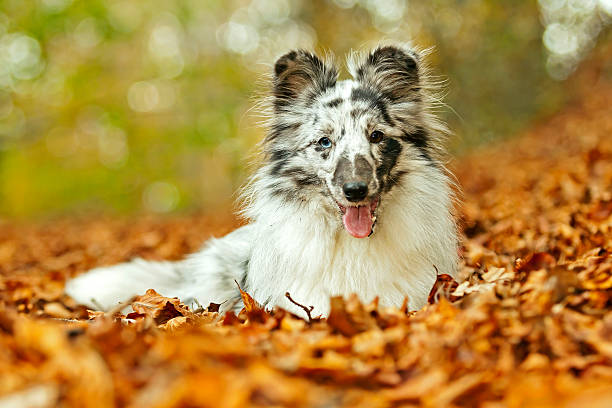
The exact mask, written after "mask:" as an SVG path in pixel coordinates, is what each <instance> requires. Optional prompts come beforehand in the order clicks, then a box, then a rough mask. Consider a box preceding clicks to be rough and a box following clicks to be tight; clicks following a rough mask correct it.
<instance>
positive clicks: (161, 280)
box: [65, 225, 254, 310]
mask: <svg viewBox="0 0 612 408" xmlns="http://www.w3.org/2000/svg"><path fill="white" fill-rule="evenodd" d="M253 234H254V229H253V227H252V225H247V226H244V227H241V228H238V229H237V230H234V231H233V232H231V233H230V234H228V235H226V236H225V237H223V238H218V239H215V238H213V239H210V240H208V241H207V242H206V244H205V245H204V247H203V248H202V249H201V250H200V251H198V252H196V253H195V254H193V255H191V256H189V257H188V258H187V259H185V260H183V261H179V262H151V261H145V260H142V259H135V260H133V261H131V262H127V263H123V264H119V265H115V266H108V267H101V268H96V269H92V270H91V271H89V272H86V273H84V274H82V275H79V276H77V277H76V278H74V279H71V280H69V281H68V282H67V283H66V288H65V292H66V294H67V295H69V296H70V297H72V298H73V299H74V300H76V301H77V302H78V303H80V304H83V305H86V306H89V307H91V308H93V309H96V310H109V309H112V308H115V307H117V304H119V303H121V302H125V301H127V300H129V299H131V298H132V297H133V296H135V295H142V294H143V293H145V292H146V291H147V289H155V291H156V292H158V293H159V294H161V295H163V296H166V297H178V298H179V299H180V300H181V301H182V302H183V303H185V304H186V305H188V306H190V307H194V306H198V303H201V304H202V305H204V306H206V305H208V304H209V303H210V302H213V303H217V304H221V305H222V306H221V308H220V310H230V309H231V308H233V307H234V306H237V307H239V302H240V292H239V291H238V289H237V284H236V283H237V282H244V281H245V279H246V274H247V269H248V263H249V256H250V253H251V245H252V242H253V239H254V237H253Z"/></svg>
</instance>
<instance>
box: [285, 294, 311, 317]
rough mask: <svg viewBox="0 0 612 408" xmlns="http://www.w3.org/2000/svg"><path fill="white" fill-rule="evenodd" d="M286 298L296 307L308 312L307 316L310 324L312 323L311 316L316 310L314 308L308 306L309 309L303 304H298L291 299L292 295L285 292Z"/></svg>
mask: <svg viewBox="0 0 612 408" xmlns="http://www.w3.org/2000/svg"><path fill="white" fill-rule="evenodd" d="M285 297H286V298H287V299H289V301H290V302H291V303H293V304H294V305H296V306H298V307H300V308H302V309H303V310H304V311H305V312H306V315H307V316H308V323H312V316H311V315H310V312H312V311H313V310H314V306H308V307H307V306H304V305H302V304H300V303H298V302H296V301H295V300H293V299H292V298H291V295H290V294H289V292H285Z"/></svg>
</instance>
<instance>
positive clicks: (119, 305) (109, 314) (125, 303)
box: [104, 296, 138, 318]
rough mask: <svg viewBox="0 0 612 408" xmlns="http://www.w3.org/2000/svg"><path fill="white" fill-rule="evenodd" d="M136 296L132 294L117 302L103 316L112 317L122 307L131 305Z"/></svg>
mask: <svg viewBox="0 0 612 408" xmlns="http://www.w3.org/2000/svg"><path fill="white" fill-rule="evenodd" d="M137 297H138V296H132V297H131V298H130V299H128V300H126V301H125V302H120V303H118V304H117V305H116V306H115V307H113V308H112V309H111V310H109V311H108V312H106V313H104V316H106V317H111V318H112V317H114V316H115V315H116V314H117V313H119V312H120V311H121V310H122V309H123V308H125V307H127V306H129V305H131V304H132V303H133V302H134V300H136V298H137Z"/></svg>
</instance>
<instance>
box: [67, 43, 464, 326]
mask: <svg viewBox="0 0 612 408" xmlns="http://www.w3.org/2000/svg"><path fill="white" fill-rule="evenodd" d="M347 66H348V70H349V73H350V75H351V76H352V78H351V79H346V80H338V75H339V74H338V69H337V68H336V67H335V66H334V64H333V62H332V61H331V60H330V59H329V58H320V57H318V56H317V55H315V54H314V53H311V52H309V51H305V50H295V51H291V52H289V53H287V54H285V55H283V56H281V57H280V58H279V59H278V60H277V61H276V63H275V64H274V70H273V80H272V91H271V96H270V97H269V101H270V103H269V106H270V115H269V119H268V133H267V135H266V137H265V139H264V140H263V142H262V146H261V147H262V148H261V154H262V155H263V164H262V165H261V166H260V167H259V168H258V170H257V171H256V172H255V173H254V175H253V176H252V178H251V179H250V181H249V182H248V183H247V185H246V187H245V188H244V192H243V197H244V208H243V210H242V214H243V215H244V216H245V217H246V219H247V220H248V221H249V223H248V224H247V225H245V226H243V227H241V228H238V229H237V230H235V231H233V232H231V233H229V234H228V235H226V236H224V237H222V238H219V239H210V240H209V241H208V242H207V243H205V245H204V247H203V248H202V249H201V250H200V251H199V252H197V253H195V254H193V255H191V256H189V257H187V258H186V259H185V260H183V261H179V262H149V261H145V260H142V259H137V260H134V261H131V262H128V263H124V264H120V265H117V266H111V267H101V268H97V269H93V270H91V271H89V272H87V273H85V274H83V275H80V276H77V277H76V278H74V279H71V280H69V281H68V282H67V284H66V293H67V294H68V295H69V296H71V297H72V298H74V299H75V300H76V301H77V302H79V303H82V304H84V305H87V306H90V307H93V308H102V309H109V308H113V307H115V306H116V305H117V303H118V302H121V301H125V300H127V299H129V298H131V297H132V296H133V295H136V294H141V293H144V292H145V291H146V290H147V289H149V288H153V289H155V290H156V291H158V292H159V293H161V294H163V295H165V296H169V297H178V298H179V299H181V300H182V301H183V302H184V303H186V304H192V305H193V304H194V302H196V303H199V304H205V305H208V304H209V303H211V302H212V303H217V304H221V307H220V311H221V312H225V311H228V310H240V309H241V308H242V307H243V304H242V300H241V296H240V292H239V288H238V287H240V288H242V290H244V291H246V292H248V293H250V294H251V295H252V296H253V298H254V299H255V300H256V301H257V302H258V303H259V304H261V305H262V306H263V307H266V308H272V307H274V306H279V307H282V308H284V309H287V310H289V311H291V312H293V313H295V314H298V315H302V316H303V315H304V313H305V312H304V310H302V308H300V307H298V306H297V305H295V304H294V303H292V302H290V301H289V299H288V298H287V297H286V293H287V292H288V293H289V294H290V295H291V297H292V299H294V300H295V302H296V303H300V304H302V305H307V306H313V307H314V309H313V311H312V313H313V315H321V316H327V315H328V313H329V307H330V297H331V296H336V295H349V294H352V293H355V294H357V296H358V297H359V299H360V300H362V301H363V302H368V301H371V300H373V299H374V298H375V297H378V299H379V304H381V305H384V306H395V307H400V306H401V305H402V304H403V303H404V300H405V299H407V305H408V308H409V309H410V310H417V309H419V308H421V307H423V306H424V305H425V303H426V302H427V297H428V294H429V291H430V290H431V288H432V286H433V284H434V282H435V280H436V277H437V273H440V274H442V273H444V274H448V275H450V276H453V277H455V276H456V272H457V267H458V266H457V265H458V231H457V225H456V221H455V217H454V215H453V212H454V210H453V209H454V202H455V193H454V191H455V190H454V188H453V179H452V177H451V175H450V174H449V172H448V171H447V170H446V168H445V166H444V160H445V151H444V147H443V142H444V140H445V137H446V135H447V133H448V132H447V130H446V127H445V125H444V124H443V123H442V122H440V121H439V120H438V119H437V117H436V115H435V108H436V107H437V106H439V104H440V101H439V99H438V97H437V95H436V92H435V87H434V86H433V85H431V83H430V82H431V81H430V78H429V74H428V69H427V67H426V66H425V63H424V53H422V52H420V51H417V50H416V49H414V48H411V47H409V46H406V45H403V44H401V45H379V46H378V47H376V48H374V49H373V50H371V52H368V53H365V54H357V53H353V54H351V55H350V56H349V58H348V63H347Z"/></svg>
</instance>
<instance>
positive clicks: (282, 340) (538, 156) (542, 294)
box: [0, 85, 612, 408]
mask: <svg viewBox="0 0 612 408" xmlns="http://www.w3.org/2000/svg"><path fill="white" fill-rule="evenodd" d="M456 174H457V176H458V179H459V181H460V184H461V185H462V187H463V189H464V206H463V209H462V210H461V212H462V221H461V222H462V226H463V228H464V230H465V235H466V238H465V242H464V246H463V248H462V251H463V259H464V260H463V263H462V266H461V274H462V279H464V281H460V282H459V283H456V282H453V281H452V279H450V278H448V277H446V276H440V277H439V279H438V282H437V284H436V286H435V287H434V288H432V294H431V296H430V304H429V305H428V306H426V307H425V308H423V309H422V310H420V311H418V312H414V313H410V312H406V310H404V309H386V308H382V307H379V306H378V305H377V303H376V301H375V300H374V301H373V302H372V303H370V304H367V305H363V304H360V303H359V302H358V301H357V300H356V299H355V298H351V297H349V298H345V299H342V298H335V299H333V300H332V311H331V315H330V317H329V318H328V319H327V320H318V319H313V320H310V321H305V320H302V319H300V318H297V317H296V316H292V315H291V314H289V313H287V312H285V311H283V310H274V311H264V310H261V309H260V308H259V307H258V306H257V305H256V304H255V303H254V302H252V299H250V297H249V296H248V294H246V293H244V294H243V297H244V299H245V300H246V304H247V307H246V308H245V309H244V310H243V311H242V312H241V313H240V314H238V315H234V314H228V315H225V316H221V315H219V314H218V313H216V312H215V311H214V309H215V308H214V305H212V306H210V307H209V306H208V305H204V306H203V307H202V308H201V309H200V310H189V309H187V308H186V307H185V306H184V305H182V304H180V302H179V301H178V300H176V299H167V298H163V297H161V296H160V295H158V294H156V293H155V292H153V291H149V292H147V293H146V294H143V295H142V296H140V297H138V298H136V299H134V300H133V302H132V308H133V312H132V313H130V314H127V315H121V314H119V312H118V311H113V312H109V313H100V312H92V311H88V310H86V309H85V308H83V307H80V306H78V305H76V304H75V303H74V302H73V301H72V300H71V299H69V298H67V297H66V296H64V295H63V293H62V291H63V284H64V281H65V280H66V279H67V278H68V277H71V276H74V275H75V274H77V273H79V272H82V271H85V270H87V269H89V268H91V267H93V266H97V265H102V264H112V263H116V262H120V261H124V260H127V259H130V258H132V257H135V256H142V257H145V258H149V259H177V258H180V257H181V256H182V255H184V254H186V253H188V252H191V251H194V250H196V249H197V248H198V247H199V246H200V245H201V243H202V242H203V241H204V240H205V239H206V238H207V237H209V236H210V235H211V234H215V235H221V234H223V233H225V232H228V231H230V230H231V229H232V228H234V227H235V226H236V225H237V224H236V221H235V220H233V219H225V220H224V219H212V218H208V217H206V216H192V217H183V218H178V219H163V220H160V219H153V218H139V219H138V220H136V221H134V220H116V219H115V220H109V219H102V220H82V219H81V220H74V219H72V220H59V221H54V222H48V223H45V224H36V225H31V224H16V223H10V222H5V223H3V224H0V232H1V234H0V406H2V407H28V406H30V407H53V406H74V407H110V406H121V407H124V406H129V407H175V406H181V407H195V406H205V407H243V406H290V407H300V406H314V407H336V406H337V407H343V406H345V407H360V406H361V407H387V406H417V405H421V406H442V407H447V406H486V407H544V406H567V407H581V406H587V405H588V406H589V407H590V408H596V407H609V406H612V313H611V311H612V187H611V186H612V88H610V87H606V86H604V85H601V86H599V89H598V92H597V93H596V94H593V95H588V97H585V98H583V99H582V102H576V103H575V104H573V105H571V106H569V107H568V108H567V109H566V110H565V111H564V112H562V113H560V114H558V115H556V116H555V117H553V118H552V119H549V120H547V121H545V122H543V123H541V124H540V125H538V126H536V127H535V128H534V129H533V130H532V131H531V132H529V133H528V134H526V135H524V136H522V137H520V138H518V139H514V140H512V141H509V142H505V143H502V144H499V145H497V146H493V147H488V148H486V149H484V150H481V151H478V152H475V153H474V154H472V155H471V156H469V157H465V158H463V159H461V160H460V161H459V162H458V163H457V165H456Z"/></svg>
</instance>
